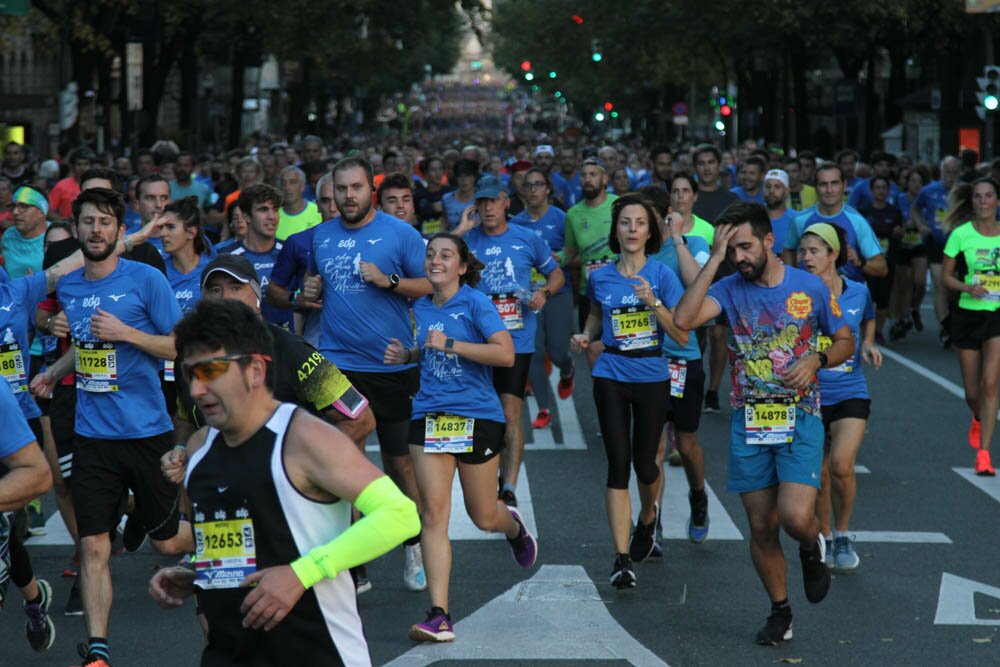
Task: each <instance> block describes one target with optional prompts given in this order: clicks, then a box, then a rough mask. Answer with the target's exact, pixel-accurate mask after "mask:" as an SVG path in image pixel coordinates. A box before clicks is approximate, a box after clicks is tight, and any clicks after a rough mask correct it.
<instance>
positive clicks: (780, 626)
mask: <svg viewBox="0 0 1000 667" xmlns="http://www.w3.org/2000/svg"><path fill="white" fill-rule="evenodd" d="M791 638H792V608H791V607H785V608H784V609H779V610H777V611H775V612H773V613H772V614H771V615H770V616H768V617H767V623H765V624H764V627H763V628H761V630H760V632H758V633H757V643H758V644H760V645H761V646H777V645H778V644H779V643H781V642H783V641H787V640H789V639H791Z"/></svg>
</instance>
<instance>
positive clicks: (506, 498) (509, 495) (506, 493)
mask: <svg viewBox="0 0 1000 667" xmlns="http://www.w3.org/2000/svg"><path fill="white" fill-rule="evenodd" d="M500 500H502V501H503V504H504V505H506V506H507V507H517V496H515V495H514V492H513V491H511V490H510V489H504V490H503V491H501V492H500Z"/></svg>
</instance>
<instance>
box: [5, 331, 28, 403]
mask: <svg viewBox="0 0 1000 667" xmlns="http://www.w3.org/2000/svg"><path fill="white" fill-rule="evenodd" d="M0 373H2V374H3V378H4V379H5V380H7V384H9V385H10V388H11V389H12V390H13V391H14V393H15V394H20V393H23V392H26V391H28V375H27V373H25V372H24V357H23V356H22V355H21V346H20V345H18V344H17V343H8V344H6V345H0Z"/></svg>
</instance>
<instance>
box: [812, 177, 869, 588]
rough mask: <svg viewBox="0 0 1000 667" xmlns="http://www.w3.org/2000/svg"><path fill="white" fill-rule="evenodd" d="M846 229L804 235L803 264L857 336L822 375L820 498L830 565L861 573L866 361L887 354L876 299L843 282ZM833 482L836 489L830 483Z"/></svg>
mask: <svg viewBox="0 0 1000 667" xmlns="http://www.w3.org/2000/svg"><path fill="white" fill-rule="evenodd" d="M880 178H881V177H880V176H876V177H874V178H873V179H872V188H871V193H872V195H873V197H874V199H875V201H876V202H878V201H879V187H880V185H879V183H878V181H877V180H876V179H880ZM845 238H846V237H845V235H844V232H843V230H839V228H837V227H834V226H833V225H829V224H825V223H821V224H818V225H813V226H812V227H810V228H809V229H808V230H806V233H805V234H803V235H802V241H801V243H800V244H799V259H800V262H801V264H802V265H803V266H804V267H805V269H806V271H808V272H809V273H811V274H813V275H815V276H819V277H820V278H822V279H823V283H824V284H825V285H826V286H827V289H829V290H830V294H831V295H832V296H833V298H834V299H836V300H837V304H838V305H839V306H840V309H841V311H842V312H843V313H844V320H845V321H846V322H847V326H849V327H850V328H851V333H852V334H853V335H854V341H855V351H854V354H852V355H851V357H850V358H849V359H848V360H847V361H845V362H844V363H842V364H840V365H838V366H835V367H833V368H824V369H821V370H820V371H819V374H818V377H819V387H820V405H821V411H822V414H823V426H824V429H825V431H826V439H825V445H824V448H823V487H822V489H821V490H820V494H819V497H818V498H817V499H816V514H817V516H819V525H820V532H821V533H822V534H823V537H824V539H825V540H826V545H825V546H826V554H827V563H828V564H829V565H830V566H831V567H833V568H834V570H836V571H839V572H849V571H851V570H854V569H857V567H858V565H859V564H860V563H861V558H860V557H859V556H858V554H857V552H856V551H855V550H854V544H853V543H852V541H851V538H850V536H849V535H848V526H849V525H850V520H851V514H852V513H853V511H854V501H855V499H856V497H857V492H858V484H857V478H856V476H855V474H854V464H855V462H856V461H857V458H858V450H859V449H860V448H861V441H862V440H863V439H864V437H865V429H866V428H867V426H868V416H869V414H870V412H871V398H870V397H869V395H868V383H867V381H866V380H865V374H864V373H863V372H862V370H861V360H862V359H864V360H865V362H867V363H869V364H871V366H872V367H873V368H875V369H876V370H878V369H879V367H881V365H882V353H881V352H880V351H879V349H878V347H877V346H876V344H875V332H876V315H875V308H874V306H873V304H872V297H871V294H870V293H869V291H868V289H867V288H866V287H865V286H864V285H863V284H861V283H856V282H854V281H852V280H846V279H845V278H842V277H841V276H840V275H839V274H838V273H837V269H838V268H839V267H840V266H842V265H843V264H844V263H845V262H846V261H847V250H846V247H845V245H846V244H845V243H844V242H845ZM830 342H831V341H830V339H829V337H827V336H820V337H819V347H818V349H819V350H820V351H821V352H822V351H825V350H826V349H828V346H829V345H830ZM831 482H832V484H831ZM831 497H832V501H833V513H834V519H835V523H834V528H833V533H832V535H831V533H830V503H831Z"/></svg>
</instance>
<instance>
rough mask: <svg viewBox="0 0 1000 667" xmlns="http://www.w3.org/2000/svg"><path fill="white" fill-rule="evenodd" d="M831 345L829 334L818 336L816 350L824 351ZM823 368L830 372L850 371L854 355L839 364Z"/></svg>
mask: <svg viewBox="0 0 1000 667" xmlns="http://www.w3.org/2000/svg"><path fill="white" fill-rule="evenodd" d="M831 345H833V339H831V338H830V337H829V336H820V337H819V338H818V339H817V340H816V351H817V352H826V351H827V350H829V349H830V346H831ZM823 370H825V371H830V372H832V373H851V372H853V371H854V357H853V356H852V357H851V358H850V359H848V360H847V361H845V362H844V363H842V364H840V365H839V366H834V367H833V368H824V369H823Z"/></svg>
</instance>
